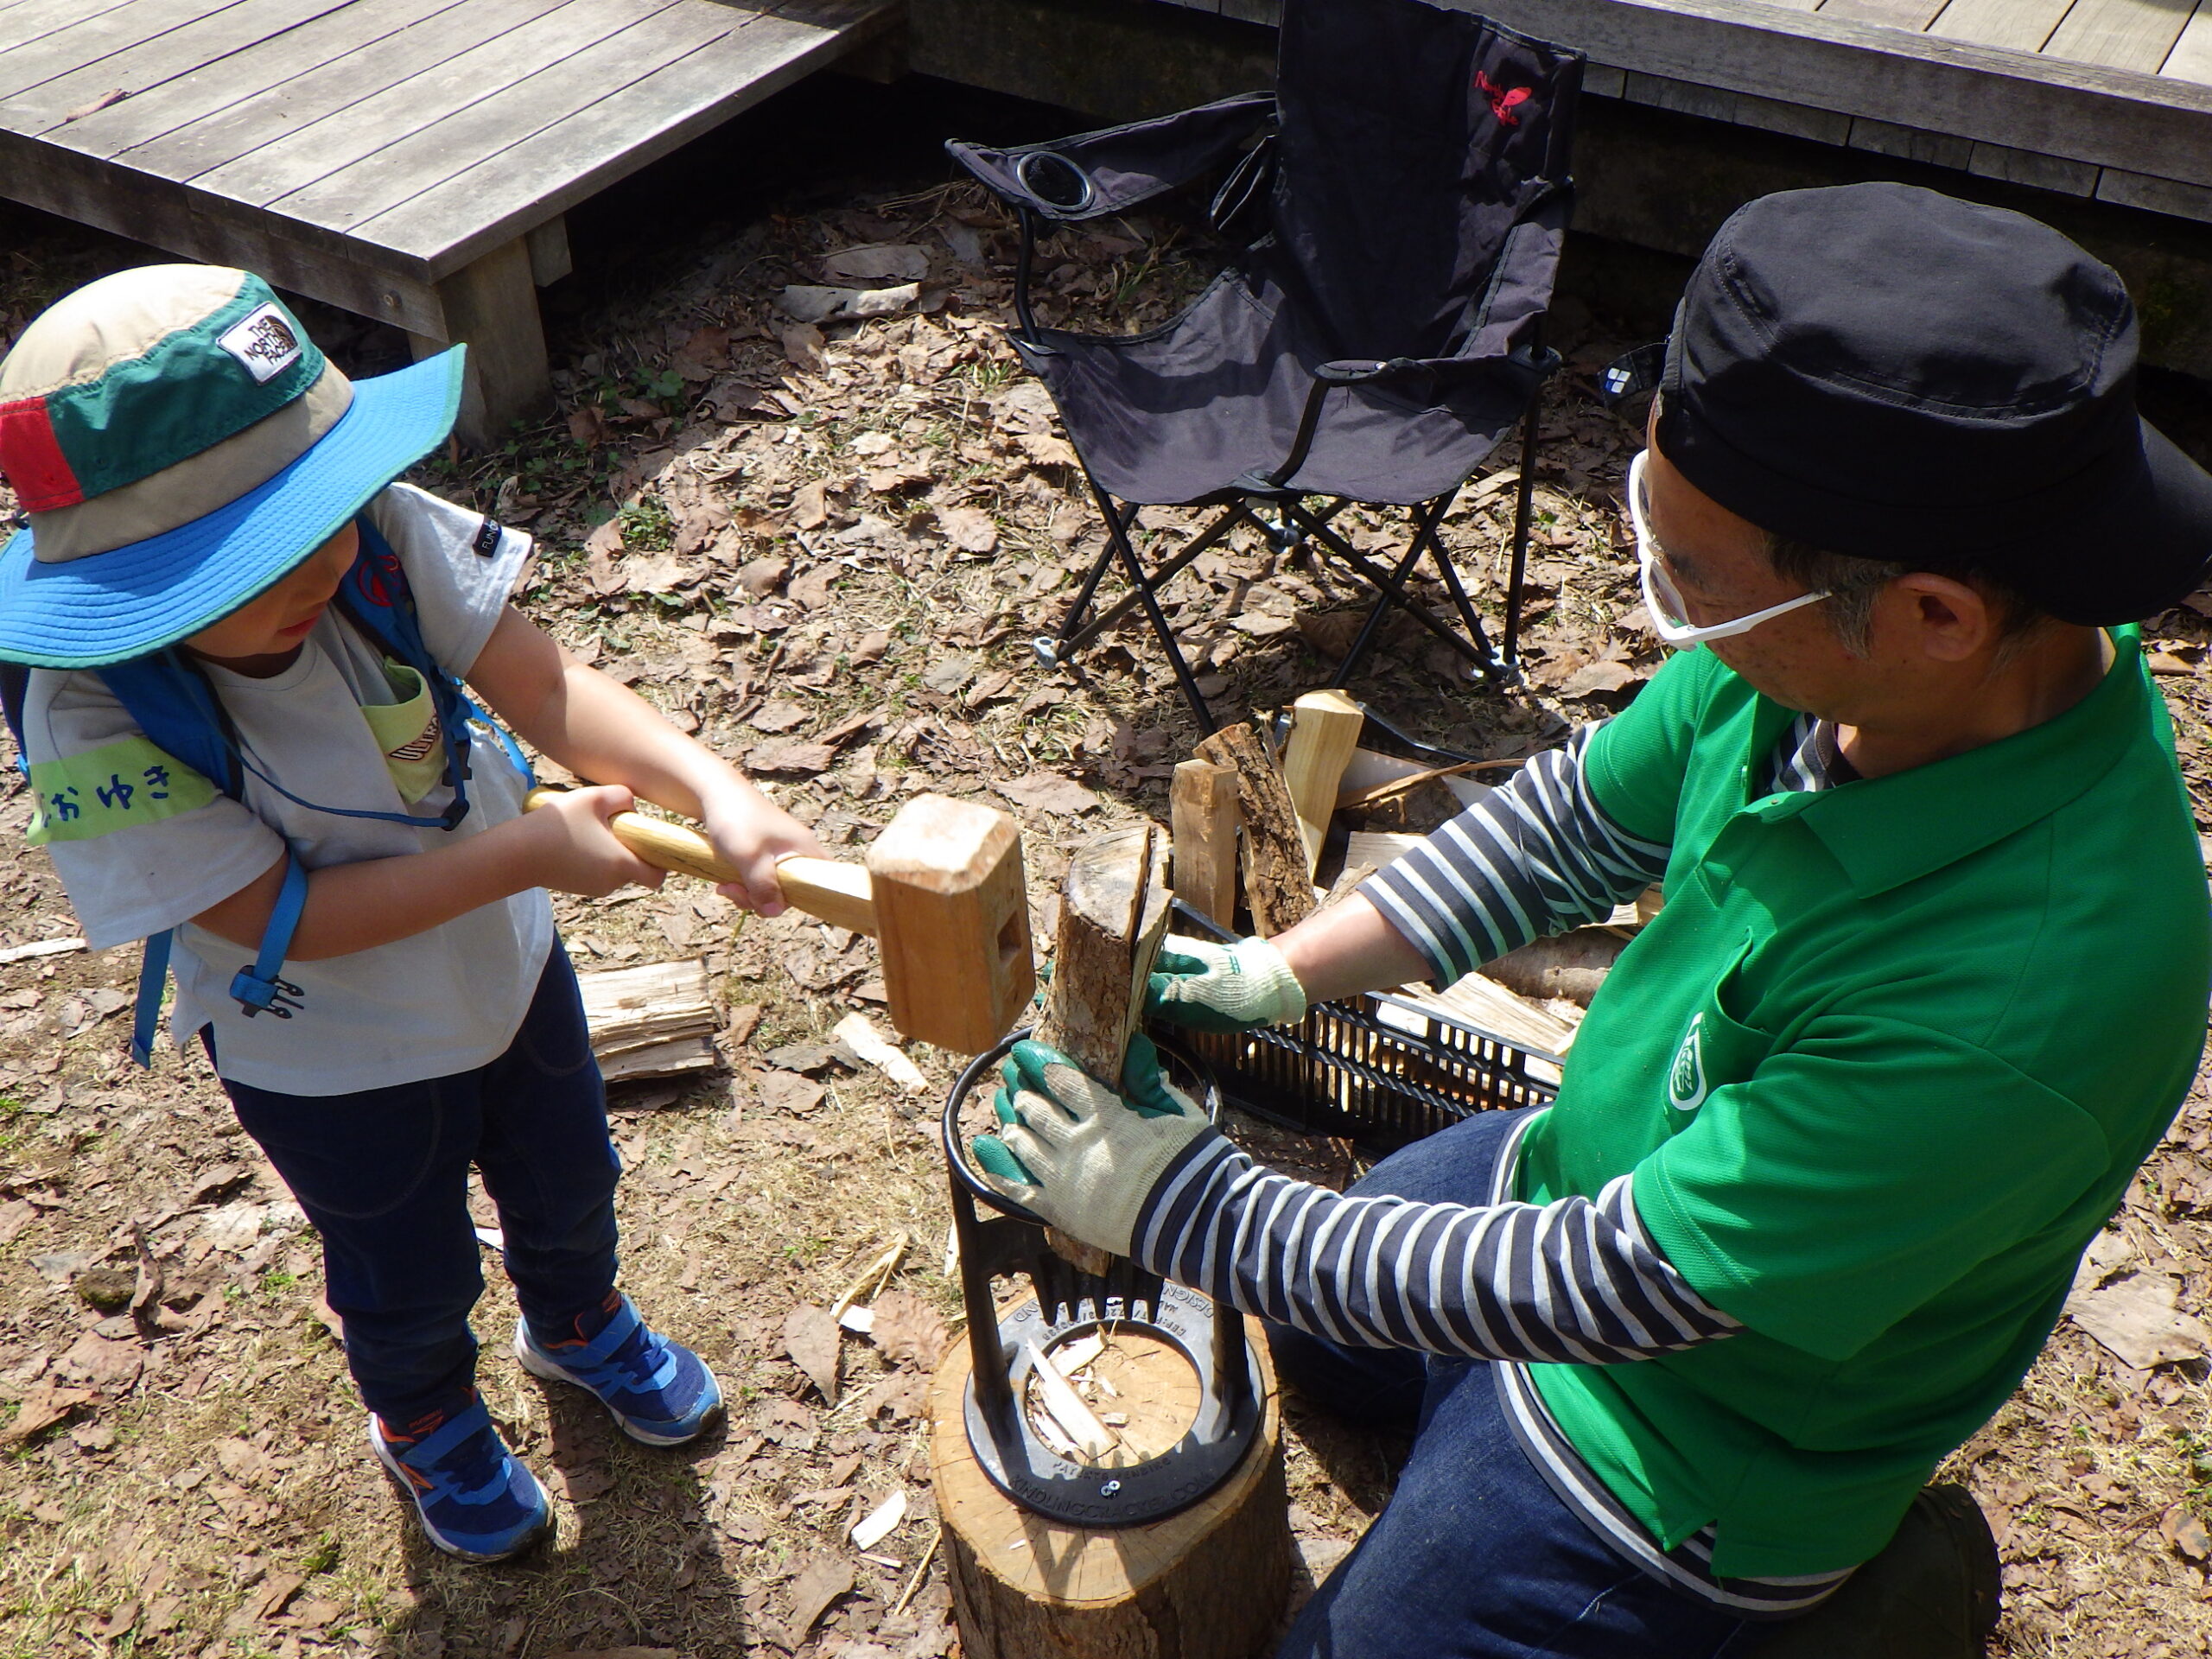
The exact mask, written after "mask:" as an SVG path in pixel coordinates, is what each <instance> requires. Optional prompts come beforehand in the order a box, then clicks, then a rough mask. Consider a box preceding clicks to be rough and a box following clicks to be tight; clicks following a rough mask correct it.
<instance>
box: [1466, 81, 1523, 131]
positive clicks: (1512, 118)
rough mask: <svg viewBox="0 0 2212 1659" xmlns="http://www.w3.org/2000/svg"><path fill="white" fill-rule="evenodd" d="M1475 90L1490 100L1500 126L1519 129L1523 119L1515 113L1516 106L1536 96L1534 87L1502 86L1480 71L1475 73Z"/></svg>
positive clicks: (1492, 110)
mask: <svg viewBox="0 0 2212 1659" xmlns="http://www.w3.org/2000/svg"><path fill="white" fill-rule="evenodd" d="M1475 90H1476V91H1477V92H1480V93H1482V95H1483V96H1484V97H1485V98H1487V99H1490V112H1491V114H1492V115H1494V116H1496V117H1497V119H1498V123H1499V124H1500V125H1503V126H1508V127H1517V126H1519V125H1520V124H1521V118H1520V117H1519V116H1517V115H1516V114H1514V113H1513V109H1514V106H1515V105H1517V104H1525V103H1527V102H1528V101H1529V99H1532V98H1534V97H1535V95H1536V89H1535V87H1533V86H1499V85H1497V82H1495V81H1493V80H1492V79H1491V78H1490V77H1489V76H1488V75H1486V74H1484V73H1483V72H1482V71H1481V70H1479V69H1478V70H1476V71H1475Z"/></svg>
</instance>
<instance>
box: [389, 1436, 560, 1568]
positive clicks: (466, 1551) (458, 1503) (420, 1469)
mask: <svg viewBox="0 0 2212 1659" xmlns="http://www.w3.org/2000/svg"><path fill="white" fill-rule="evenodd" d="M410 1427H412V1428H413V1429H414V1430H415V1431H416V1432H414V1433H408V1434H402V1433H399V1432H398V1431H397V1430H395V1429H393V1428H391V1427H388V1426H387V1425H386V1424H385V1422H384V1421H382V1420H381V1419H379V1418H378V1416H377V1415H376V1414H375V1413H373V1412H372V1413H371V1414H369V1449H370V1450H371V1451H372V1452H375V1453H376V1454H377V1461H378V1462H379V1463H381V1464H383V1465H384V1466H385V1468H386V1469H387V1470H389V1471H391V1478H393V1479H394V1480H396V1481H397V1482H398V1483H399V1484H400V1485H401V1486H403V1487H404V1488H405V1489H406V1491H407V1495H408V1496H409V1497H411V1498H413V1499H414V1500H415V1513H416V1515H418V1516H421V1517H422V1520H423V1531H424V1532H426V1533H428V1534H429V1537H430V1541H431V1542H432V1543H434V1544H435V1545H436V1546H437V1547H438V1548H440V1549H442V1550H443V1551H445V1553H446V1554H448V1555H458V1556H459V1557H460V1558H461V1560H464V1561H504V1560H506V1559H507V1558H508V1557H509V1556H512V1555H519V1554H522V1553H523V1551H524V1550H526V1549H528V1548H530V1547H531V1545H532V1544H534V1543H536V1542H537V1541H538V1538H539V1537H540V1536H541V1535H543V1533H544V1532H545V1530H546V1529H547V1528H548V1527H549V1526H550V1525H551V1523H552V1520H553V1506H552V1504H550V1503H548V1502H547V1501H546V1497H545V1489H544V1488H543V1486H540V1485H539V1484H537V1476H535V1475H533V1474H531V1472H530V1471H529V1470H528V1469H527V1468H525V1467H524V1465H522V1463H521V1462H520V1461H519V1460H518V1459H517V1458H516V1457H515V1455H514V1453H513V1452H510V1451H508V1450H507V1446H506V1442H505V1441H504V1440H501V1439H500V1438H499V1430H498V1429H496V1428H494V1427H492V1414H491V1413H489V1412H488V1411H486V1410H485V1409H484V1402H483V1401H481V1400H480V1399H479V1400H472V1401H470V1402H469V1403H468V1405H467V1407H466V1408H463V1409H462V1410H460V1411H457V1412H454V1413H453V1414H451V1415H450V1416H445V1417H437V1418H432V1419H430V1420H429V1421H426V1422H423V1423H419V1424H414V1425H410Z"/></svg>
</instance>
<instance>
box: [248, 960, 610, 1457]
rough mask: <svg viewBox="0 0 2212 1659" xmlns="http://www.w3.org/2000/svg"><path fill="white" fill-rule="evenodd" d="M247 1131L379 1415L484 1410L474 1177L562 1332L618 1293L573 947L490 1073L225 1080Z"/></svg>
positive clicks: (519, 1290) (543, 1319) (549, 1321)
mask: <svg viewBox="0 0 2212 1659" xmlns="http://www.w3.org/2000/svg"><path fill="white" fill-rule="evenodd" d="M223 1087H224V1089H225V1090H226V1091H228V1093H229V1095H230V1096H231V1103H232V1105H233V1106H234V1107H235V1108H236V1109H237V1111H238V1122H240V1123H241V1124H243V1125H244V1126H245V1131H246V1133H247V1134H248V1135H251V1136H252V1137H253V1138H254V1140H255V1141H258V1142H259V1143H260V1146H261V1149H262V1150H263V1151H264V1152H265V1153H266V1154H269V1161H270V1163H272V1164H274V1165H275V1166H277V1173H278V1174H280V1175H282V1176H283V1178H284V1182H285V1185H288V1186H289V1187H290V1188H291V1189H292V1196H293V1197H294V1198H297V1199H298V1200H299V1203H300V1208H301V1209H302V1210H304V1211H307V1215H308V1220H310V1221H312V1222H313V1223H314V1224H315V1227H316V1229H317V1230H318V1231H320V1232H321V1235H322V1262H323V1276H324V1280H325V1281H326V1286H327V1289H326V1294H327V1298H328V1300H329V1303H330V1306H331V1308H332V1311H333V1312H334V1313H337V1315H338V1316H339V1318H340V1319H342V1320H344V1321H345V1326H346V1363H347V1365H348V1366H349V1367H350V1368H351V1369H352V1370H353V1381H354V1383H355V1384H356V1385H357V1386H359V1389H360V1390H361V1397H362V1399H363V1400H364V1401H365V1402H367V1404H368V1408H369V1409H370V1410H371V1411H373V1412H375V1413H376V1414H378V1416H380V1417H382V1418H384V1419H385V1421H388V1422H390V1423H391V1424H393V1425H394V1426H395V1427H398V1426H402V1425H404V1424H407V1423H409V1422H411V1421H415V1420H416V1418H418V1417H421V1416H423V1415H424V1414H428V1413H432V1412H442V1411H451V1410H453V1409H454V1408H458V1407H460V1406H461V1405H463V1404H465V1403H466V1402H467V1399H468V1395H469V1390H470V1389H471V1388H472V1387H473V1386H474V1376H475V1370H476V1338H475V1336H474V1333H473V1332H471V1331H470V1329H469V1326H468V1314H469V1310H470V1309H471V1308H472V1307H474V1306H475V1304H476V1299H477V1298H478V1297H479V1296H480V1295H481V1294H483V1290H484V1276H483V1273H482V1270H481V1268H480V1266H479V1263H478V1256H479V1253H480V1246H479V1245H478V1243H477V1240H476V1234H475V1229H474V1223H473V1222H472V1221H471V1220H470V1219H469V1214H468V1171H469V1166H471V1165H474V1166H475V1167H476V1168H477V1169H478V1170H479V1171H480V1172H481V1173H482V1174H483V1177H484V1188H485V1191H486V1192H488V1193H489V1194H490V1195H491V1198H492V1202H493V1204H494V1205H496V1206H497V1207H498V1209H499V1225H500V1229H501V1231H502V1232H503V1233H504V1234H505V1239H506V1268H507V1276H508V1277H509V1278H510V1279H512V1281H514V1286H515V1294H516V1298H517V1300H519V1301H520V1302H521V1304H522V1307H523V1312H524V1314H525V1315H526V1316H527V1317H528V1319H530V1321H531V1325H533V1326H534V1327H536V1328H537V1330H538V1331H540V1332H543V1333H545V1334H546V1335H547V1336H549V1337H554V1336H557V1335H558V1334H559V1333H561V1332H564V1331H566V1330H567V1329H569V1325H570V1322H571V1321H572V1320H574V1319H575V1318H576V1317H577V1316H578V1315H580V1314H582V1313H587V1312H589V1311H591V1310H594V1309H596V1308H598V1307H599V1306H601V1304H602V1303H603V1302H604V1301H605V1300H606V1298H607V1293H608V1292H609V1291H610V1290H612V1289H613V1285H614V1265H615V1262H614V1236H615V1235H614V1182H615V1177H616V1176H617V1175H618V1174H619V1173H620V1168H621V1166H620V1160H618V1158H617V1156H616V1154H615V1151H614V1147H613V1142H612V1141H610V1140H609V1139H608V1138H607V1100H606V1091H605V1090H604V1088H603V1087H602V1085H601V1081H600V1075H599V1065H598V1064H597V1062H596V1061H594V1059H593V1058H592V1053H591V1041H590V1038H589V1035H588V1033H587V1032H586V1030H585V1028H584V1012H583V1001H582V995H580V994H579V992H578V991H577V988H576V976H575V969H572V968H571V967H570V966H569V959H568V957H567V956H566V955H565V954H564V953H563V950H561V947H560V945H559V944H558V943H556V944H555V945H554V947H553V953H552V955H551V957H550V958H549V959H548V960H547V962H546V964H545V971H544V973H543V976H541V978H540V979H539V981H538V984H537V995H535V996H534V997H533V998H532V999H531V1005H530V1011H529V1012H528V1013H527V1014H524V1016H523V1022H522V1028H521V1029H520V1030H519V1031H518V1032H517V1033H515V1039H514V1041H513V1042H512V1044H511V1045H509V1046H508V1048H507V1052H505V1053H504V1054H502V1055H500V1056H499V1058H498V1059H496V1060H493V1062H491V1064H489V1065H482V1066H479V1067H478V1068H477V1069H476V1070H474V1071H462V1072H459V1073H456V1074H455V1075H454V1076H452V1077H433V1078H431V1079H430V1080H429V1081H428V1082H425V1083H410V1084H399V1085H397V1086H396V1087H393V1088H389V1089H370V1090H363V1091H362V1092H360V1093H359V1094H353V1095H326V1096H298V1095H280V1094H273V1093H270V1091H269V1090H264V1089H255V1088H252V1087H250V1086H249V1085H247V1084H240V1083H232V1082H229V1081H227V1080H226V1081H225V1083H224V1084H223Z"/></svg>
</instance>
